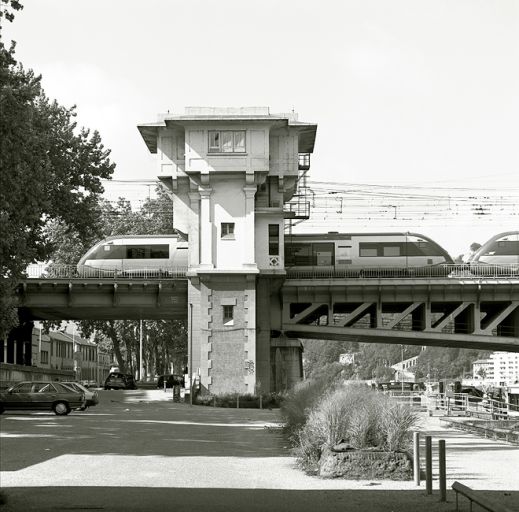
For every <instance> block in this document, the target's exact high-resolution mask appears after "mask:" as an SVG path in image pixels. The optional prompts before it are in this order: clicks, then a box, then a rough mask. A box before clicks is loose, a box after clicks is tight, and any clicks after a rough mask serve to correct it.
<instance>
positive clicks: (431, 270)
mask: <svg viewBox="0 0 519 512" xmlns="http://www.w3.org/2000/svg"><path fill="white" fill-rule="evenodd" d="M286 271H287V279H347V278H351V279H370V278H371V279H374V278H376V279H406V278H407V279H415V278H443V279H445V278H449V279H474V278H505V279H506V278H516V279H517V278H519V264H514V263H512V264H503V265H498V266H497V265H480V264H471V265H469V264H445V265H434V266H430V267H427V266H421V267H409V266H406V267H396V266H395V267H349V268H344V269H337V268H333V267H319V266H315V267H307V266H305V267H304V268H301V267H289V268H287V269H286Z"/></svg>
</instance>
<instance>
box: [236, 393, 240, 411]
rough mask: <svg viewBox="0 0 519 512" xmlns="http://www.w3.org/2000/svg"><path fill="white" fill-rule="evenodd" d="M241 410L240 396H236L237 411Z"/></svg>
mask: <svg viewBox="0 0 519 512" xmlns="http://www.w3.org/2000/svg"><path fill="white" fill-rule="evenodd" d="M239 408H240V395H236V409H239Z"/></svg>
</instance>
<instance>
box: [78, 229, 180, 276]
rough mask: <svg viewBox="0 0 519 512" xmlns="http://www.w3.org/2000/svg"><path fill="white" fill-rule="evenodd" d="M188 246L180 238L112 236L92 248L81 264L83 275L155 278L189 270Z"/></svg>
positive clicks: (174, 236)
mask: <svg viewBox="0 0 519 512" xmlns="http://www.w3.org/2000/svg"><path fill="white" fill-rule="evenodd" d="M187 249H188V243H187V241H185V240H183V239H182V238H181V237H179V236H178V235H153V236H150V235H127V236H112V237H108V238H105V239H104V240H101V241H100V242H98V243H97V244H95V245H94V246H93V247H91V248H90V249H89V250H88V251H87V252H86V254H85V255H84V256H83V257H82V258H81V259H80V260H79V262H78V264H77V269H78V272H79V274H80V275H84V276H95V277H97V276H99V277H106V276H108V277H111V276H114V275H118V276H123V277H152V276H160V275H165V276H168V275H169V274H171V273H172V269H181V268H187V265H188V259H187V258H188V256H187V255H188V250H187Z"/></svg>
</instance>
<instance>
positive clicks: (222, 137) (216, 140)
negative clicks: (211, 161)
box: [209, 130, 245, 153]
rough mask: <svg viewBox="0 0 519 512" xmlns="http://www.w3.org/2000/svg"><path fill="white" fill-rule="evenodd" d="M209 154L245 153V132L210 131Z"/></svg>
mask: <svg viewBox="0 0 519 512" xmlns="http://www.w3.org/2000/svg"><path fill="white" fill-rule="evenodd" d="M209 153H245V130H210V131H209Z"/></svg>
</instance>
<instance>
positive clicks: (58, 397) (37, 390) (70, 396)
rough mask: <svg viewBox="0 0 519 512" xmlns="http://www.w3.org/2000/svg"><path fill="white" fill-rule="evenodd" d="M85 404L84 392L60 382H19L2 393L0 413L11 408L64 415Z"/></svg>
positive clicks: (0, 394)
mask: <svg viewBox="0 0 519 512" xmlns="http://www.w3.org/2000/svg"><path fill="white" fill-rule="evenodd" d="M84 405H85V395H84V393H81V392H78V391H74V390H72V389H70V388H69V387H67V386H65V385H63V384H60V383H59V382H34V381H32V382H19V383H18V384H15V385H14V386H12V387H10V388H9V389H8V390H7V391H5V392H3V393H0V414H1V413H3V412H4V411H9V410H11V411H14V410H40V411H41V410H43V411H45V410H49V411H54V413H55V414H57V415H58V416H64V415H66V414H68V413H69V412H70V411H71V410H72V409H79V408H81V407H83V406H84Z"/></svg>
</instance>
